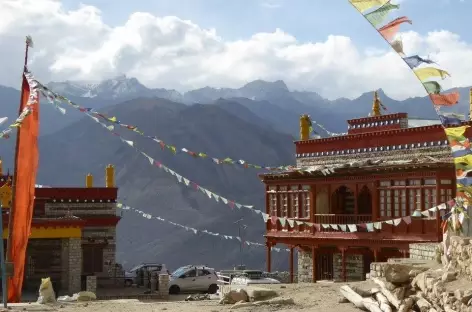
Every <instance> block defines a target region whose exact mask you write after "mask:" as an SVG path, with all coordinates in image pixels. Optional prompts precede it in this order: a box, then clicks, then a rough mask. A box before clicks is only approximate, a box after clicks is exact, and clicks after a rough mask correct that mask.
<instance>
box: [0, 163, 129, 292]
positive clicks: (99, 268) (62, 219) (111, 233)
mask: <svg viewBox="0 0 472 312" xmlns="http://www.w3.org/2000/svg"><path fill="white" fill-rule="evenodd" d="M114 170H115V169H114V167H113V166H112V165H108V166H107V167H106V169H105V175H106V179H105V180H106V185H105V187H94V185H93V176H92V175H90V174H88V175H87V176H86V185H85V187H83V188H80V187H76V188H67V187H36V190H35V202H34V215H33V221H32V226H31V235H30V237H29V242H28V249H27V255H26V256H27V260H26V267H25V282H24V286H23V287H24V289H32V290H35V291H37V288H38V285H39V283H40V281H41V278H44V277H50V278H51V280H52V282H53V285H54V288H55V289H56V291H59V292H60V293H68V294H72V293H76V292H78V291H80V290H82V289H85V286H84V285H83V284H85V280H86V277H87V276H89V275H94V276H97V280H98V282H97V283H100V279H102V281H103V283H106V282H107V281H108V282H109V281H110V278H112V277H115V276H117V275H120V274H122V272H121V267H120V266H118V265H116V262H115V251H116V246H115V242H116V225H117V223H118V221H119V220H120V216H118V215H117V212H116V209H117V208H116V200H117V196H118V188H117V187H116V186H115V182H114V179H115V178H114V175H115V173H114ZM11 181H12V176H11V175H10V174H8V173H7V174H5V173H4V172H3V168H2V163H1V160H0V201H1V203H2V207H3V208H2V213H3V220H4V224H3V228H4V231H3V242H4V248H6V238H7V236H8V209H9V208H10V206H11V195H12V188H11Z"/></svg>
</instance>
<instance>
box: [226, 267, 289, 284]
mask: <svg viewBox="0 0 472 312" xmlns="http://www.w3.org/2000/svg"><path fill="white" fill-rule="evenodd" d="M231 284H232V285H241V286H247V285H260V284H280V281H278V280H276V279H274V278H270V277H267V276H266V274H264V272H262V271H256V270H244V271H243V272H241V273H240V274H237V275H236V276H235V277H233V279H232V280H231Z"/></svg>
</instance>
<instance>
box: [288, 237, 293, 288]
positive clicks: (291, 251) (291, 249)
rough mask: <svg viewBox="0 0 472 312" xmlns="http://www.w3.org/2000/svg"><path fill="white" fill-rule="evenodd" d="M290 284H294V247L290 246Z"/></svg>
mask: <svg viewBox="0 0 472 312" xmlns="http://www.w3.org/2000/svg"><path fill="white" fill-rule="evenodd" d="M289 265H290V284H293V246H290V259H289Z"/></svg>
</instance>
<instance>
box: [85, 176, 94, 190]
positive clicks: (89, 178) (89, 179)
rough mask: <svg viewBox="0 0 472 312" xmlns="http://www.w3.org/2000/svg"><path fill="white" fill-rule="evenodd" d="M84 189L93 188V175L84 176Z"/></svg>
mask: <svg viewBox="0 0 472 312" xmlns="http://www.w3.org/2000/svg"><path fill="white" fill-rule="evenodd" d="M85 187H87V188H91V187H93V175H92V174H91V173H89V174H87V175H86V176H85Z"/></svg>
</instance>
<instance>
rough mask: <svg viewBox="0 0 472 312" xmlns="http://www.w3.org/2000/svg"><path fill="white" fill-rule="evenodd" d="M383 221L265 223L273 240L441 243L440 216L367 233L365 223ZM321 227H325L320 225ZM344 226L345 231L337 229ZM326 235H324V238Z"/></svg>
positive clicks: (322, 218)
mask: <svg viewBox="0 0 472 312" xmlns="http://www.w3.org/2000/svg"><path fill="white" fill-rule="evenodd" d="M294 221H302V222H312V221H310V220H309V219H294ZM381 221H382V220H380V219H378V220H373V218H372V216H371V215H346V214H315V215H314V216H313V222H312V223H314V224H315V226H308V225H306V224H304V223H303V224H300V225H298V224H297V223H296V222H295V224H294V226H293V227H291V226H290V225H289V223H288V222H286V224H285V226H282V225H281V224H280V222H277V224H273V223H272V222H271V221H269V222H268V223H267V236H275V237H278V236H279V237H283V236H286V237H318V236H320V237H324V238H333V239H343V237H352V235H355V236H357V237H359V238H369V237H372V238H379V239H381V238H383V237H385V238H387V237H388V238H390V239H392V238H393V239H394V238H395V237H398V238H401V237H402V238H407V237H409V236H411V237H415V238H418V237H424V238H425V240H440V239H441V238H442V236H441V229H440V225H441V220H440V216H439V215H438V216H436V217H434V218H412V219H411V223H410V224H407V223H405V222H404V221H403V220H402V221H401V223H400V224H398V225H397V226H394V225H390V224H386V223H382V226H381V228H380V229H375V228H374V229H373V230H371V231H369V230H368V229H367V227H366V226H365V224H366V223H373V222H381ZM348 224H355V225H356V228H357V231H356V232H350V231H349V229H348V228H347V225H348ZM323 225H324V226H323ZM332 225H346V231H344V230H343V229H342V228H341V227H339V226H332ZM326 235H327V236H326Z"/></svg>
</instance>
